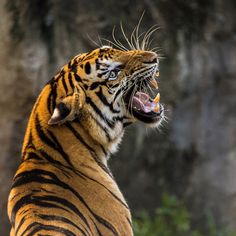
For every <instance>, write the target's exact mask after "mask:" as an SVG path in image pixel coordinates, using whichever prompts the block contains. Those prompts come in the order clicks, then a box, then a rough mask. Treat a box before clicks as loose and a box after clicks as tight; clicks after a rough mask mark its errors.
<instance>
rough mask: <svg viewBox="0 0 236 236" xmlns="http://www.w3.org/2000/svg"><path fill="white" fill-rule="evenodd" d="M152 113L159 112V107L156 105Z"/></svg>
mask: <svg viewBox="0 0 236 236" xmlns="http://www.w3.org/2000/svg"><path fill="white" fill-rule="evenodd" d="M153 111H154V112H159V111H160V105H159V104H157V105H156V107H155V108H154V109H153Z"/></svg>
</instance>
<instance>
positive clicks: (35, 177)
mask: <svg viewBox="0 0 236 236" xmlns="http://www.w3.org/2000/svg"><path fill="white" fill-rule="evenodd" d="M43 175H46V176H48V177H50V179H49V178H44V177H43ZM35 181H36V182H38V183H41V184H42V183H44V184H54V185H57V186H60V187H62V188H64V189H67V190H69V191H71V192H72V193H73V194H74V195H75V196H76V197H77V198H78V199H79V200H80V201H81V203H83V205H84V206H85V207H86V208H87V209H88V210H89V212H90V213H91V214H92V215H93V216H94V217H95V219H96V220H97V221H98V222H99V223H101V224H103V225H104V226H105V227H106V228H108V229H109V230H110V231H112V232H113V234H114V235H118V233H117V231H116V230H115V228H114V227H113V226H112V225H111V224H110V223H109V222H107V221H106V220H104V219H103V218H101V217H100V216H98V215H97V214H95V213H94V212H93V211H92V210H91V208H90V207H89V206H88V205H87V203H86V202H85V200H84V199H83V197H82V196H81V195H80V194H79V193H78V192H77V191H75V190H74V189H73V188H72V187H70V186H69V185H67V184H66V183H64V182H62V181H61V180H60V179H58V177H57V176H56V175H55V174H53V173H51V172H49V171H45V170H39V169H34V170H31V171H25V172H22V173H20V174H18V175H17V176H16V181H15V183H14V184H13V187H17V186H19V185H22V184H26V183H29V182H35ZM28 196H30V199H29V198H28V199H27V196H26V197H23V198H24V200H25V201H23V203H24V204H25V203H26V202H28V201H33V202H32V203H34V204H36V203H37V201H39V202H41V201H47V203H48V202H49V201H52V202H54V203H55V202H57V203H60V204H61V205H63V206H66V207H67V208H69V209H71V210H72V211H74V212H75V213H77V214H78V215H79V216H80V218H81V219H82V220H84V222H85V224H86V222H87V220H86V219H85V218H84V217H83V215H81V213H80V211H79V210H78V209H77V208H76V207H75V206H74V205H73V204H72V203H70V202H68V201H67V200H65V199H62V198H60V197H56V196H31V195H28ZM25 198H26V199H25ZM27 200H28V201H27ZM18 202H19V201H18ZM18 202H17V203H16V204H15V206H14V210H13V212H16V211H15V208H17V207H16V206H17V205H19V204H18ZM86 225H87V226H88V227H89V225H88V224H86Z"/></svg>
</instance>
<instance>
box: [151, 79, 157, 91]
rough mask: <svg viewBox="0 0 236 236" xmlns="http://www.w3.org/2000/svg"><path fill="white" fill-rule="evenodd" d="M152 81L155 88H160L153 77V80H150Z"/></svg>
mask: <svg viewBox="0 0 236 236" xmlns="http://www.w3.org/2000/svg"><path fill="white" fill-rule="evenodd" d="M150 83H151V85H152V87H153V88H155V89H158V84H157V81H156V80H155V79H152V80H151V81H150Z"/></svg>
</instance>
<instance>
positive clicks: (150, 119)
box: [129, 104, 164, 128]
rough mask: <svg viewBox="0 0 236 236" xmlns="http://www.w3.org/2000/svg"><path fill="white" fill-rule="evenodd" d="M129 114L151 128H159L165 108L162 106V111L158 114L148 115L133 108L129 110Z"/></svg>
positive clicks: (148, 113)
mask: <svg viewBox="0 0 236 236" xmlns="http://www.w3.org/2000/svg"><path fill="white" fill-rule="evenodd" d="M129 113H130V114H131V115H132V116H133V117H134V118H135V119H136V120H137V121H140V122H142V123H144V124H145V125H147V126H149V127H151V128H157V127H158V126H159V125H160V124H161V121H162V120H163V118H164V107H163V105H161V104H160V109H159V111H158V112H154V111H150V112H147V113H145V112H143V111H141V110H138V109H136V108H132V107H131V108H129Z"/></svg>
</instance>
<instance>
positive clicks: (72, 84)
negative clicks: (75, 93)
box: [68, 72, 75, 90]
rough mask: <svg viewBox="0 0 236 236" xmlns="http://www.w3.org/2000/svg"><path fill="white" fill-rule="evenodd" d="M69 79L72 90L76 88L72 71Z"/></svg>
mask: <svg viewBox="0 0 236 236" xmlns="http://www.w3.org/2000/svg"><path fill="white" fill-rule="evenodd" d="M68 80H69V84H70V87H71V88H72V90H74V87H75V86H74V83H73V81H72V73H71V72H70V73H69V75H68Z"/></svg>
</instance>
